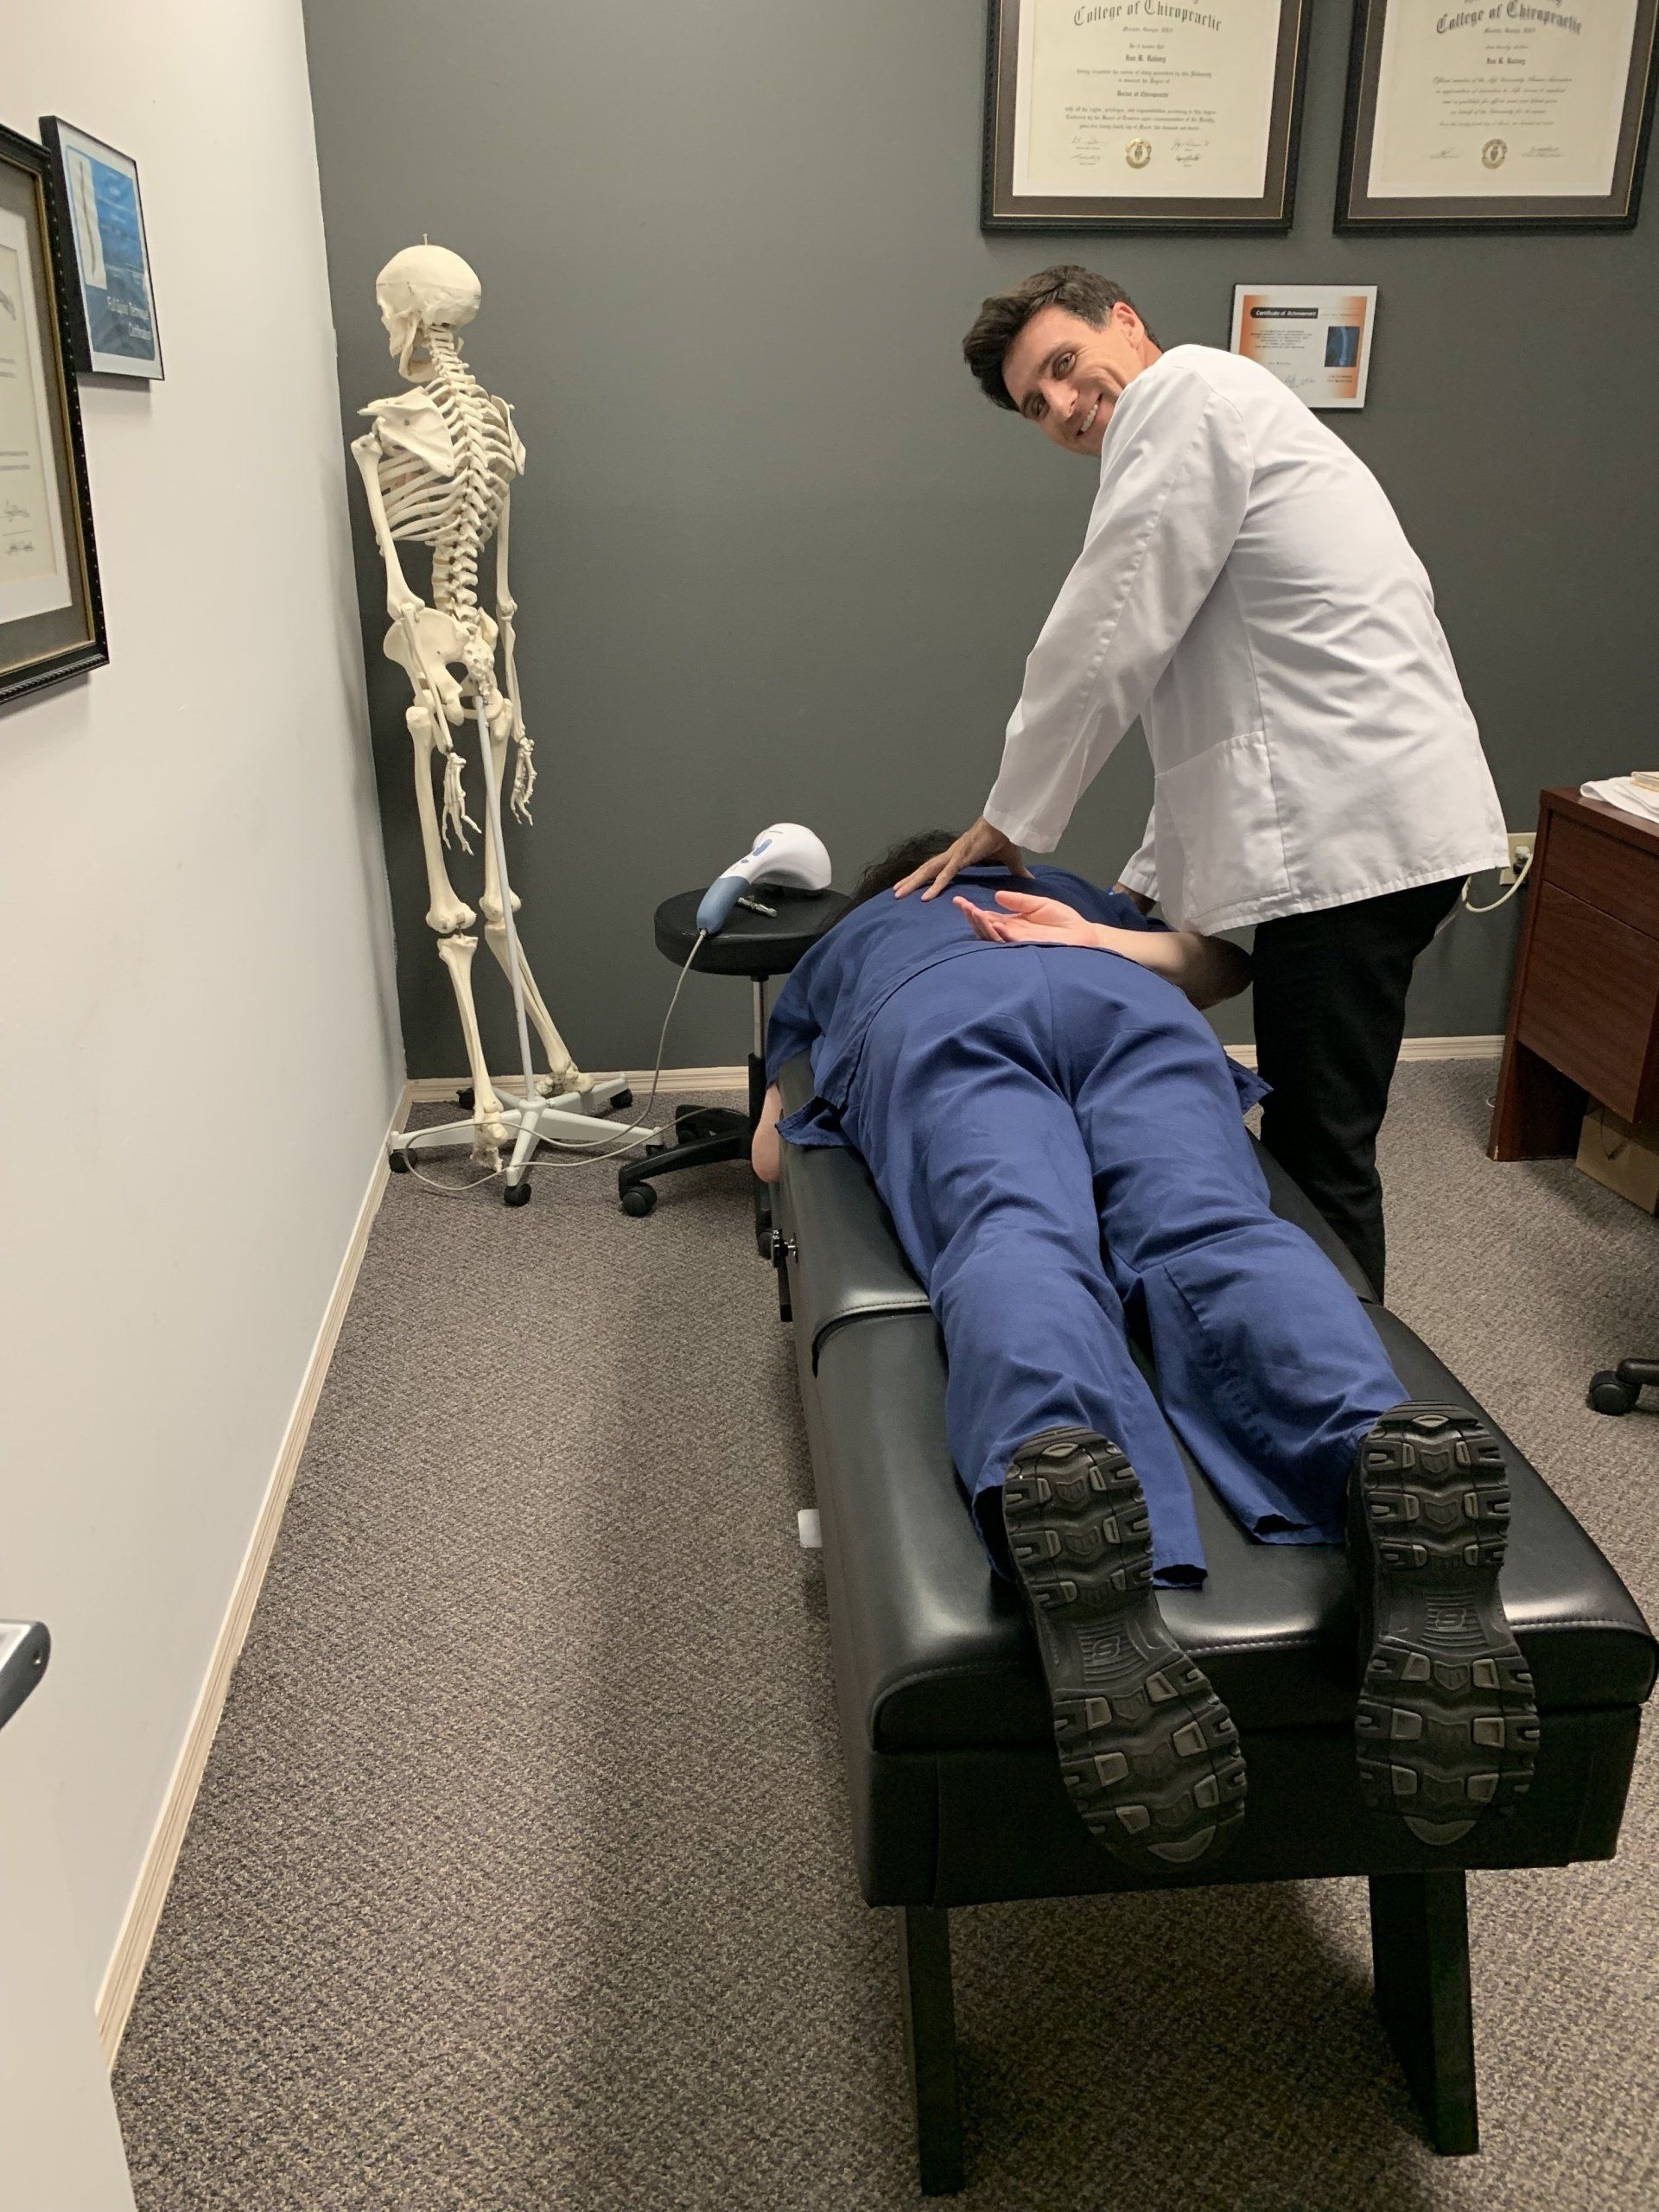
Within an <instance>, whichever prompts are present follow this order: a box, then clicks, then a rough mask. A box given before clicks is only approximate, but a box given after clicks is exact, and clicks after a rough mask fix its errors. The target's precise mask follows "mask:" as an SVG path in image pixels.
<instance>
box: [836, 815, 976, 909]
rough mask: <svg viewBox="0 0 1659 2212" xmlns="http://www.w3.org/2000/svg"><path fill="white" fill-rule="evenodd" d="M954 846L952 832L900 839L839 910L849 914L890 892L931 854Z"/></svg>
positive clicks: (933, 831)
mask: <svg viewBox="0 0 1659 2212" xmlns="http://www.w3.org/2000/svg"><path fill="white" fill-rule="evenodd" d="M956 842H957V832H956V831H955V830H954V829H918V830H915V831H913V832H912V834H911V836H908V837H901V838H900V839H899V842H898V843H897V844H896V845H895V846H894V847H893V850H892V851H891V852H888V853H883V854H882V855H881V857H880V860H879V861H871V862H870V864H869V866H868V868H866V869H865V871H864V873H863V874H862V875H861V876H860V877H859V879H858V887H857V889H856V890H855V892H854V893H853V895H852V899H851V900H850V902H849V904H848V905H847V906H845V907H844V908H843V909H842V912H845V913H849V914H850V913H851V912H852V911H853V908H854V907H855V906H862V905H863V904H864V901H865V900H866V899H874V898H875V897H876V896H877V894H878V893H880V892H883V891H891V890H892V888H893V885H894V884H895V883H902V882H903V880H904V879H905V878H906V876H907V875H909V874H912V872H913V871H914V870H915V869H917V868H920V866H921V864H922V862H923V861H931V859H932V857H933V855H934V854H935V853H942V852H943V851H944V849H945V847H946V846H947V845H954V844H955V843H956Z"/></svg>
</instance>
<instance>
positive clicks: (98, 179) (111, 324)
mask: <svg viewBox="0 0 1659 2212" xmlns="http://www.w3.org/2000/svg"><path fill="white" fill-rule="evenodd" d="M41 138H42V140H43V141H44V142H45V145H46V150H47V152H48V154H49V155H50V156H51V158H52V192H53V200H54V212H55V213H56V216H57V221H58V232H59V236H60V238H61V239H62V241H63V251H64V259H65V262H66V263H67V267H66V269H65V270H64V290H65V292H66V294H67V305H68V308H69V331H70V336H71V339H72V340H73V349H74V359H75V366H76V367H77V368H78V369H80V370H82V371H83V372H84V371H86V370H91V371H92V372H94V373H95V374H97V375H99V376H108V377H142V378H144V379H145V380H146V381H147V382H149V383H157V382H159V381H160V379H161V378H162V373H163V372H162V340H161V334H160V332H159V331H158V330H157V328H156V295H155V289H154V287H153V286H152V284H151V282H150V275H149V241H148V240H147V239H146V238H145V236H144V208H143V200H141V199H140V198H139V196H138V164H137V162H135V161H134V160H133V159H132V157H131V156H130V154H121V153H118V152H117V151H116V149H115V148H114V147H113V146H106V145H105V143H104V141H103V140H102V139H101V138H94V137H92V134H91V132H90V131H86V130H77V129H76V127H75V125H74V124H73V123H66V122H65V121H64V120H63V118H62V117H61V116H57V115H43V116H42V117H41Z"/></svg>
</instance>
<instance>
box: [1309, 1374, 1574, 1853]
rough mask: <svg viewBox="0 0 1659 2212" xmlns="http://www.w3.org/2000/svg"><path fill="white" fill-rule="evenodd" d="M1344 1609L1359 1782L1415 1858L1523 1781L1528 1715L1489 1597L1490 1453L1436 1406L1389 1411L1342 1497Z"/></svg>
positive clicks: (1493, 1444)
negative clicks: (1419, 1846) (1346, 1548)
mask: <svg viewBox="0 0 1659 2212" xmlns="http://www.w3.org/2000/svg"><path fill="white" fill-rule="evenodd" d="M1348 1508H1349V1510H1348V1528H1349V1544H1350V1549H1351V1553H1352V1554H1353V1560H1354V1584H1355V1592H1356V1595H1357V1599H1358V1601H1359V1618H1360V1664H1361V1668H1362V1669H1363V1672H1362V1676H1361V1682H1360V1692H1359V1707H1358V1711H1357V1714H1356V1716H1355V1720H1354V1728H1355V1732H1356V1735H1357V1738H1358V1752H1359V1781H1360V1788H1361V1789H1362V1790H1363V1793H1364V1797H1365V1802H1366V1803H1367V1804H1368V1805H1370V1807H1371V1808H1373V1810H1375V1811H1376V1812H1390V1813H1397V1814H1399V1815H1400V1816H1401V1817H1402V1819H1403V1820H1404V1821H1405V1823H1406V1826H1407V1827H1408V1828H1409V1829H1410V1830H1411V1832H1412V1834H1414V1836H1416V1837H1417V1838H1418V1839H1419V1840H1420V1841H1421V1842H1423V1843H1433V1844H1447V1843H1456V1842H1458V1841H1459V1839H1460V1838H1461V1837H1463V1836H1465V1835H1467V1834H1468V1833H1469V1831H1470V1829H1471V1827H1473V1826H1474V1824H1475V1822H1476V1821H1477V1820H1478V1819H1479V1818H1480V1816H1481V1815H1482V1814H1483V1813H1485V1812H1488V1811H1490V1810H1491V1809H1492V1808H1494V1807H1495V1808H1497V1810H1498V1811H1499V1812H1510V1811H1512V1810H1513V1809H1514V1808H1515V1806H1516V1802H1518V1801H1519V1800H1520V1798H1522V1796H1524V1795H1525V1794H1526V1791H1527V1790H1528V1789H1529V1787H1530V1785H1531V1782H1532V1769H1533V1759H1534V1755H1535V1751H1536V1749H1537V1744H1538V1708H1537V1707H1536V1705H1535V1703H1534V1701H1533V1694H1532V1676H1531V1675H1530V1673H1529V1671H1528V1668H1527V1663H1526V1662H1525V1660H1524V1659H1522V1656H1521V1654H1520V1652H1519V1651H1518V1650H1517V1649H1516V1643H1515V1638H1514V1637H1513V1636H1512V1635H1511V1634H1510V1624H1509V1622H1508V1621H1507V1620H1506V1619H1505V1618H1504V1614H1503V1599H1502V1597H1501V1596H1500V1595H1499V1593H1498V1587H1497V1577H1498V1570H1499V1569H1500V1568H1501V1567H1502V1566H1503V1554H1504V1550H1505V1548H1506V1545H1507V1543H1508V1534H1509V1520H1510V1485H1509V1481H1508V1478H1507V1477H1506V1474H1505V1471H1504V1466H1503V1447H1502V1446H1500V1445H1499V1443H1498V1442H1497V1438H1496V1437H1494V1436H1493V1434H1492V1433H1491V1430H1490V1429H1488V1428H1487V1427H1484V1424H1483V1423H1482V1422H1481V1421H1479V1420H1478V1419H1477V1417H1476V1416H1475V1415H1474V1414H1471V1413H1467V1412H1464V1411H1461V1410H1459V1408H1456V1407H1452V1406H1418V1405H1404V1406H1396V1407H1395V1409H1394V1411H1393V1412H1392V1413H1389V1414H1383V1418H1382V1419H1381V1421H1378V1422H1377V1424H1376V1427H1375V1428H1373V1429H1372V1431H1371V1432H1370V1435H1369V1436H1367V1437H1366V1439H1365V1440H1364V1442H1363V1444H1362V1445H1361V1446H1360V1447H1359V1453H1358V1457H1357V1459H1356V1461H1355V1465H1354V1473H1353V1479H1352V1481H1351V1484H1350V1485H1349V1492H1348Z"/></svg>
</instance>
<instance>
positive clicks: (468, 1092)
mask: <svg viewBox="0 0 1659 2212" xmlns="http://www.w3.org/2000/svg"><path fill="white" fill-rule="evenodd" d="M473 1095H474V1094H473V1086H472V1084H470V1083H463V1084H461V1089H460V1090H458V1091H457V1092H456V1093H455V1103H456V1105H457V1106H459V1107H460V1109H461V1112H462V1113H463V1114H470V1113H471V1112H472V1110H473Z"/></svg>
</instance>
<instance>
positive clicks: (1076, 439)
mask: <svg viewBox="0 0 1659 2212" xmlns="http://www.w3.org/2000/svg"><path fill="white" fill-rule="evenodd" d="M1159 356H1160V348H1159V347H1158V346H1154V344H1153V342H1152V340H1151V339H1150V338H1149V337H1148V336H1147V327H1146V325H1145V324H1144V323H1143V322H1142V321H1141V318H1140V316H1139V315H1136V313H1135V309H1134V308H1132V307H1129V306H1128V305H1127V304H1125V303H1124V302H1122V301H1120V302H1118V304H1117V305H1116V307H1114V308H1112V310H1111V312H1110V313H1109V315H1108V316H1107V318H1106V321H1105V322H1104V323H1103V325H1102V326H1101V327H1099V328H1096V326H1095V325H1094V324H1093V323H1091V322H1085V321H1084V319H1083V317H1082V316H1081V315H1072V314H1071V312H1070V310H1069V309H1067V308H1060V307H1046V308H1040V309H1039V311H1038V313H1037V314H1035V315H1033V316H1032V318H1031V320H1030V321H1029V322H1027V324H1026V326H1025V327H1024V328H1023V329H1022V330H1020V332H1019V333H1018V334H1017V335H1016V336H1015V338H1014V341H1013V343H1012V344H1011V345H1010V346H1009V347H1008V350H1007V353H1006V354H1005V355H1004V357H1003V361H1002V382H1003V384H1004V385H1006V387H1007V394H1008V397H1009V398H1010V399H1012V400H1013V402H1014V405H1015V407H1017V408H1018V409H1019V410H1020V414H1021V415H1022V416H1024V417H1025V419H1026V421H1027V423H1035V424H1036V425H1037V427H1038V429H1039V430H1040V431H1041V432H1042V434H1043V435H1044V436H1045V437H1046V438H1051V439H1052V441H1053V442H1054V443H1055V444H1056V445H1057V446H1062V447H1064V448H1065V451H1066V452H1067V453H1080V454H1088V455H1090V458H1091V459H1095V460H1098V459H1099V457H1100V448H1101V444H1102V442H1103V439H1104V438H1105V435H1106V427H1107V424H1108V423H1109V422H1110V421H1111V419H1112V410H1113V408H1115V407H1116V404H1117V403H1118V401H1119V400H1120V399H1121V398H1122V396H1123V393H1124V391H1125V390H1126V389H1127V387H1128V385H1131V384H1133V383H1134V381H1135V378H1136V377H1138V376H1139V375H1140V373H1141V371H1142V370H1143V369H1148V368H1150V367H1151V366H1152V364H1153V363H1154V361H1155V360H1157V359H1159Z"/></svg>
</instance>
